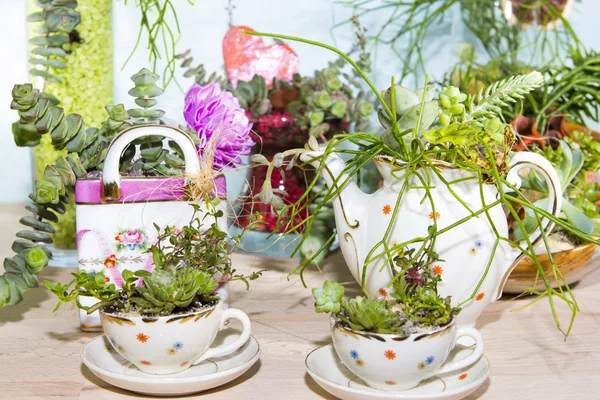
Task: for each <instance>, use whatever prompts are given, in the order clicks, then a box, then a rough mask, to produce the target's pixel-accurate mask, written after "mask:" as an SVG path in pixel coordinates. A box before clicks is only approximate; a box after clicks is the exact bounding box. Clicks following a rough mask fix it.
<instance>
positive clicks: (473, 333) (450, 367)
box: [436, 328, 483, 375]
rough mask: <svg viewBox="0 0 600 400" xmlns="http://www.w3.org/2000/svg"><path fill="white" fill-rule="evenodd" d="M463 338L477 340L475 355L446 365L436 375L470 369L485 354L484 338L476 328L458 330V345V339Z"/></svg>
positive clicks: (472, 354)
mask: <svg viewBox="0 0 600 400" xmlns="http://www.w3.org/2000/svg"><path fill="white" fill-rule="evenodd" d="M463 336H468V337H470V338H472V339H473V340H475V350H474V351H473V353H471V354H470V355H469V356H468V357H466V358H463V359H462V360H458V361H452V362H449V363H446V364H444V365H443V366H442V368H440V369H439V370H438V371H437V372H436V375H437V374H445V373H448V372H452V371H456V370H457V369H462V368H465V367H468V366H469V365H471V364H474V363H476V362H477V360H479V359H480V358H481V355H482V354H483V336H481V333H479V331H478V330H477V329H475V328H458V332H457V333H456V341H455V343H457V342H458V339H460V338H461V337H463Z"/></svg>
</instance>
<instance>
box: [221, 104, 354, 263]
mask: <svg viewBox="0 0 600 400" xmlns="http://www.w3.org/2000/svg"><path fill="white" fill-rule="evenodd" d="M250 117H251V116H250ZM253 122H254V126H253V130H254V131H253V135H254V137H253V140H254V141H255V142H256V145H255V146H254V148H253V149H252V150H253V154H262V155H263V156H264V157H266V158H267V160H269V161H271V160H272V159H273V157H274V156H275V154H277V153H280V152H283V151H285V150H288V149H294V148H302V147H304V144H305V143H306V142H307V139H308V129H305V128H301V127H298V126H296V125H295V123H294V118H293V116H292V115H291V114H289V113H288V112H273V113H270V114H267V115H263V116H260V117H258V118H253ZM327 122H328V123H329V124H330V126H331V129H330V130H329V131H328V132H327V134H326V135H325V136H326V137H325V138H324V139H329V138H331V137H332V136H333V135H334V134H337V133H341V132H343V131H347V130H348V128H349V125H348V124H347V123H345V122H343V121H341V120H332V121H327ZM283 172H284V175H285V176H284V177H282V176H281V173H280V171H279V170H277V169H275V170H274V171H273V173H272V175H271V186H272V188H273V189H280V190H285V192H287V195H285V196H282V200H283V202H284V204H286V205H287V204H292V203H295V202H296V201H297V200H298V199H300V198H301V197H302V195H303V193H304V191H305V190H306V188H307V185H308V184H309V183H310V182H311V180H312V179H313V178H314V170H313V169H312V168H311V167H306V168H303V169H300V168H297V167H294V168H291V169H289V170H288V169H287V168H284V169H283ZM266 173H267V168H266V167H255V168H250V172H249V174H250V175H249V176H248V177H247V183H246V185H245V187H244V189H243V191H242V196H241V197H240V199H241V200H240V201H239V202H238V208H239V211H238V215H237V218H236V220H235V221H234V222H233V225H232V227H231V228H230V233H231V234H238V233H240V232H241V231H242V229H243V228H245V227H247V226H248V225H249V224H250V223H251V221H250V219H249V217H250V216H251V215H253V214H257V213H258V214H260V215H261V217H262V222H263V223H262V224H260V225H259V227H258V228H257V229H254V230H251V231H246V233H245V234H244V235H243V237H242V242H241V250H243V251H246V252H250V253H256V254H259V255H262V256H266V257H289V256H290V255H291V254H292V252H293V251H294V249H295V248H296V246H297V245H298V243H299V237H298V234H297V233H287V234H285V235H283V232H284V231H285V230H286V229H285V228H286V227H283V228H281V227H280V229H279V230H278V227H277V225H278V223H277V219H278V214H277V211H275V210H273V209H272V207H271V205H270V204H264V203H262V202H261V201H260V200H258V199H257V198H254V197H255V195H257V194H258V193H259V192H260V190H261V188H262V185H263V183H264V182H265V179H266ZM308 216H309V210H308V207H306V208H304V210H303V211H302V212H301V213H299V214H298V216H297V217H296V218H295V219H294V221H293V225H294V226H295V225H297V224H299V223H300V222H301V221H302V220H304V219H306V218H307V217H308ZM291 226H292V225H291V224H290V226H289V227H291ZM299 233H301V229H299Z"/></svg>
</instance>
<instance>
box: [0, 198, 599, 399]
mask: <svg viewBox="0 0 600 400" xmlns="http://www.w3.org/2000/svg"><path fill="white" fill-rule="evenodd" d="M21 215H22V207H17V206H3V207H0V224H1V226H2V227H3V229H2V230H1V231H0V243H1V244H2V246H0V249H1V250H0V256H2V258H4V257H5V256H6V255H9V254H10V244H11V243H12V240H13V238H14V233H15V232H16V231H17V230H18V229H19V225H18V223H17V221H18V219H19V217H20V216H21ZM234 263H235V264H234V265H235V267H236V268H237V269H239V270H240V271H251V270H254V269H267V270H268V272H267V273H265V274H264V276H263V277H262V278H261V279H259V280H258V281H255V282H253V285H252V287H251V290H250V291H246V290H245V289H244V288H243V287H242V285H238V284H235V285H232V289H233V290H232V306H233V307H236V308H240V309H242V310H244V311H245V312H246V313H247V314H248V315H249V316H250V318H251V320H252V329H253V333H252V334H253V335H254V337H256V339H258V341H259V342H260V345H261V347H262V355H261V358H260V361H259V362H257V363H256V364H255V365H254V367H253V368H252V369H251V370H249V371H248V372H247V373H246V374H244V375H243V376H242V377H240V378H238V379H237V380H236V381H234V382H231V383H230V384H228V385H226V386H223V387H220V388H217V389H213V390H211V391H209V392H204V393H202V394H199V395H196V396H190V397H180V398H186V399H187V398H200V397H206V398H209V399H319V398H326V399H331V398H332V397H331V396H330V395H328V394H327V393H326V392H324V391H323V390H321V389H320V388H319V386H317V384H316V383H315V382H314V381H313V380H312V379H311V378H310V377H309V376H308V375H307V373H306V372H305V369H304V359H305V357H306V355H307V354H308V353H309V352H310V351H311V350H312V349H314V348H316V347H319V346H322V345H325V344H328V343H329V342H330V336H329V333H328V322H327V318H328V317H327V316H325V315H317V314H315V312H314V311H313V301H312V298H311V293H310V290H309V289H305V288H304V287H302V285H301V283H300V282H299V278H298V277H297V276H294V277H291V278H290V279H289V280H288V278H287V273H288V272H289V271H290V269H291V268H292V267H293V266H295V262H294V260H277V259H269V260H267V259H264V258H259V257H256V256H252V255H235V256H234ZM0 268H1V267H0ZM71 271H72V270H68V269H57V268H47V269H46V270H45V271H44V272H43V273H42V276H41V277H42V279H52V280H60V281H63V282H64V281H67V280H68V278H69V273H70V272H71ZM322 271H323V272H322V273H319V272H318V271H316V270H311V271H310V272H309V273H307V274H306V277H307V283H308V285H309V287H313V286H320V285H321V284H322V280H323V278H324V277H326V278H328V279H337V280H339V281H341V282H348V283H349V286H352V287H354V288H356V285H354V284H352V282H353V281H352V278H351V276H350V275H349V273H348V271H347V268H346V266H345V263H344V260H343V259H342V257H341V254H340V253H339V252H338V253H335V254H333V255H332V256H330V257H329V258H328V260H327V263H326V265H325V266H324V267H323V270H322ZM573 290H574V292H575V295H576V296H577V299H578V301H579V306H580V308H581V312H580V313H579V314H578V316H577V320H576V322H575V328H574V330H573V333H572V334H571V336H570V337H569V338H568V340H567V341H564V338H563V336H562V334H561V333H560V332H558V330H557V329H556V328H555V326H554V322H553V320H552V317H551V314H550V311H549V307H548V301H547V300H543V301H539V302H538V303H536V304H534V305H532V306H531V307H529V308H527V309H525V310H521V311H516V312H513V311H512V310H514V309H516V308H518V307H520V306H523V305H524V304H527V302H529V301H530V300H531V299H519V300H509V299H503V300H501V301H499V302H497V303H494V304H492V305H490V306H489V307H488V308H487V309H486V310H485V312H484V313H483V315H482V316H481V317H480V318H479V320H478V322H477V327H478V328H479V329H480V330H481V332H482V333H483V335H484V337H485V353H486V355H487V357H488V358H489V360H490V362H491V369H490V377H489V379H488V380H487V381H486V382H485V383H484V384H483V386H481V387H480V388H479V390H477V391H476V392H475V393H474V394H472V395H471V396H469V397H468V399H502V400H504V399H531V400H532V399H544V400H549V399H579V400H588V399H589V400H597V399H600V322H599V318H600V311H599V310H600V293H599V292H600V270H596V272H594V273H593V274H592V275H590V276H588V277H587V278H586V279H585V280H584V281H582V282H580V283H579V284H578V285H576V286H575V287H574V289H573ZM350 293H352V291H350ZM55 303H56V301H55V299H54V298H52V297H51V296H50V294H49V293H48V292H47V291H46V290H45V289H44V288H37V289H32V290H30V291H28V292H27V294H26V298H25V300H24V301H23V302H22V303H21V304H19V305H17V306H15V307H11V308H4V309H0V399H6V400H13V399H15V400H17V399H18V400H21V399H43V400H48V399H61V400H67V399H79V400H113V399H128V398H142V397H144V396H142V395H137V394H134V393H129V392H126V391H123V390H120V389H118V388H115V387H112V386H110V385H108V384H105V383H104V382H102V381H101V380H99V379H98V378H96V377H95V376H94V375H93V374H92V373H91V372H90V371H89V370H88V369H87V368H86V367H85V366H83V364H82V363H81V359H80V350H81V346H82V345H83V344H84V343H86V342H87V341H88V340H90V339H91V338H93V337H95V336H97V335H99V333H85V332H82V331H80V330H79V321H78V317H77V315H78V314H77V309H76V308H75V306H74V305H73V304H70V305H65V306H63V307H61V309H60V310H59V311H58V312H56V313H54V314H53V313H52V308H53V307H54V305H55ZM559 313H560V315H561V317H562V319H563V321H564V322H565V323H567V322H568V316H569V314H568V312H567V310H566V307H559Z"/></svg>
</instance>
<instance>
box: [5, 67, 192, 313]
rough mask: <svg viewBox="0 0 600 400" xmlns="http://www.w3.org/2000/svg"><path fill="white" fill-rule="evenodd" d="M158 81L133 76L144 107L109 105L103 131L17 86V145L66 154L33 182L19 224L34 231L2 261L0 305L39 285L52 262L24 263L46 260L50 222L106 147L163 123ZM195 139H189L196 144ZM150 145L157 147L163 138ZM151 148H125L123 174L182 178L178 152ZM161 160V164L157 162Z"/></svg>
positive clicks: (143, 73)
mask: <svg viewBox="0 0 600 400" xmlns="http://www.w3.org/2000/svg"><path fill="white" fill-rule="evenodd" d="M158 79H159V77H158V75H156V74H153V73H152V72H150V71H149V70H147V69H142V70H140V72H138V73H137V74H135V75H134V76H132V80H133V82H134V85H135V86H134V88H133V89H132V90H131V91H130V94H131V95H133V96H135V102H136V104H137V105H139V106H140V107H141V108H139V109H137V108H136V109H130V110H127V111H126V110H125V107H124V106H123V105H122V104H118V105H112V106H107V107H106V111H107V112H108V118H107V119H106V120H105V121H104V122H103V123H102V125H101V127H100V128H95V127H89V128H88V127H86V125H85V123H84V121H83V118H82V117H81V116H80V115H78V114H66V112H65V111H64V110H63V109H62V108H61V107H58V106H56V105H55V104H54V103H53V100H52V97H51V96H48V95H46V94H45V93H43V92H40V91H39V90H38V89H34V87H33V85H32V84H24V85H15V87H14V88H13V91H12V97H13V100H12V103H11V108H12V109H13V110H17V112H18V114H19V120H18V121H17V122H15V123H14V124H13V135H14V138H15V143H17V144H19V145H22V146H36V145H38V143H39V142H40V140H42V137H44V136H45V137H48V138H49V139H50V140H51V143H52V146H53V147H54V149H55V150H58V151H65V152H66V155H65V156H60V157H58V158H57V159H56V160H55V162H53V163H52V164H48V165H47V166H46V167H45V169H44V173H43V177H40V178H39V179H36V180H35V182H34V187H35V190H34V192H33V193H31V194H30V195H29V198H30V199H31V200H32V201H33V204H31V205H28V206H26V209H27V210H28V211H31V212H32V213H33V216H31V217H24V218H22V219H21V223H23V224H24V225H26V226H28V227H30V228H33V230H23V231H20V232H18V233H17V238H18V239H17V240H16V241H15V242H14V243H13V245H12V250H13V251H14V252H15V253H16V254H15V255H14V256H13V257H10V258H6V259H5V261H4V267H5V271H6V272H5V274H4V275H2V276H0V306H4V305H13V304H16V303H18V302H20V301H21V299H22V294H23V291H25V290H26V289H27V288H30V287H34V286H37V279H36V277H35V276H36V274H37V273H39V272H40V270H41V269H42V268H43V267H45V266H46V265H47V263H48V260H47V259H45V262H44V263H43V265H42V266H40V265H39V263H35V264H34V266H31V265H29V264H27V262H26V260H27V257H28V255H29V258H30V259H31V258H32V257H33V256H34V255H35V258H37V259H40V260H43V259H42V258H40V254H41V253H40V251H43V252H45V253H46V256H48V257H49V256H50V255H51V254H50V250H48V249H46V248H45V247H41V246H42V245H44V244H49V243H52V238H51V236H50V234H52V233H53V232H54V227H53V226H52V225H51V224H50V223H49V222H58V221H59V220H60V216H62V215H63V214H64V213H65V212H66V205H67V204H69V203H70V201H71V200H70V197H69V194H70V193H73V191H74V185H75V180H76V179H77V178H84V177H86V176H88V174H91V175H97V174H98V173H99V172H98V171H100V170H101V169H102V164H103V162H104V159H105V157H106V153H107V150H108V145H109V143H110V141H111V140H112V138H113V137H114V136H115V135H116V134H117V133H118V132H121V131H123V130H124V129H127V128H128V127H130V126H133V125H136V124H148V123H154V124H158V123H160V120H159V118H160V117H161V116H162V115H163V112H162V111H160V110H154V109H152V107H154V105H155V104H156V100H155V97H157V96H159V95H160V94H161V93H162V89H161V88H159V87H157V86H156V82H157V81H158ZM196 137H197V136H196V135H190V138H191V139H192V140H195V139H194V138H196ZM161 140H162V139H161ZM149 141H150V143H155V142H158V141H159V138H156V137H155V138H151V139H149ZM136 146H137V147H136ZM152 146H154V145H152ZM152 146H149V145H148V144H147V142H144V141H140V143H138V144H137V145H136V144H132V145H130V146H129V147H128V148H126V149H125V151H124V152H123V155H122V158H121V170H122V171H124V172H126V173H129V174H134V175H138V174H139V172H138V171H144V174H160V173H163V172H176V173H177V174H183V169H182V166H183V162H182V159H181V155H180V154H179V151H180V150H178V149H171V150H170V151H169V150H166V151H168V154H169V156H168V157H167V156H166V155H165V154H164V153H163V151H162V148H161V151H160V153H159V152H149V151H148V149H149V148H153V147H152ZM136 148H139V149H140V152H141V153H142V155H141V157H142V158H141V160H142V161H133V155H134V154H135V152H136ZM157 160H159V161H160V162H161V163H160V164H157ZM178 160H179V161H178ZM147 165H149V166H147ZM40 249H41V250H40Z"/></svg>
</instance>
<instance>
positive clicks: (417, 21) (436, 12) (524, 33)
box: [332, 0, 581, 82]
mask: <svg viewBox="0 0 600 400" xmlns="http://www.w3.org/2000/svg"><path fill="white" fill-rule="evenodd" d="M339 3H340V4H343V5H344V6H346V7H348V8H351V9H352V13H353V16H354V17H358V18H361V19H362V20H365V19H367V18H369V17H374V18H377V20H378V21H379V22H378V24H377V27H376V28H375V29H371V32H372V34H371V35H370V37H368V38H367V39H368V40H369V42H370V43H371V45H372V46H373V48H374V52H376V50H377V49H378V48H380V47H381V46H383V47H388V48H389V49H391V50H392V51H393V52H394V54H396V56H397V57H398V59H399V60H400V61H401V69H400V79H399V81H400V82H402V81H403V80H404V78H406V77H407V76H415V77H417V78H418V77H420V76H421V75H423V74H424V73H425V70H426V69H427V66H426V65H425V64H426V57H427V53H426V50H425V44H426V43H429V42H431V43H433V42H434V41H435V39H436V37H437V36H438V35H439V30H440V27H444V25H445V24H446V27H447V26H448V25H449V24H450V23H456V17H457V14H458V15H459V16H460V18H461V20H462V23H463V24H464V25H465V26H466V27H467V29H468V30H469V31H470V33H472V34H473V35H474V36H475V38H476V39H477V44H478V45H479V46H481V47H482V48H483V49H485V51H486V53H487V55H488V56H489V58H490V59H492V60H494V59H496V61H497V66H498V69H497V70H498V71H503V74H502V75H501V76H499V77H497V78H496V79H494V80H497V79H500V78H503V77H507V76H511V75H517V74H520V73H522V72H520V71H518V70H515V69H513V66H518V65H519V62H520V61H524V60H527V63H528V64H530V65H531V64H534V63H535V64H538V65H560V64H562V63H563V62H562V58H561V54H562V51H564V50H565V49H567V48H568V47H569V46H575V47H579V46H580V45H581V43H580V41H579V38H578V37H577V35H576V34H575V32H574V31H573V29H572V27H571V26H570V24H569V23H568V21H567V20H566V19H565V18H564V17H563V16H562V15H561V13H560V11H559V10H558V9H557V7H556V4H554V3H553V2H552V1H551V0H535V1H532V2H529V3H528V4H527V6H525V7H523V8H522V9H521V11H520V12H522V13H528V12H536V11H538V10H541V9H545V11H544V14H545V17H544V19H543V20H542V21H540V23H541V24H542V25H546V24H547V23H549V22H553V21H554V22H556V21H559V22H560V26H559V27H557V28H556V29H553V30H549V29H544V27H535V28H534V27H531V28H530V29H525V28H527V21H522V22H518V23H516V24H512V23H510V22H509V21H508V20H507V19H506V18H505V16H504V14H503V10H502V9H501V7H500V2H498V1H492V0H484V1H482V0H410V1H399V0H392V1H386V2H383V3H382V2H380V1H377V0H345V1H340V2H339ZM354 17H353V18H354ZM517 17H518V19H519V20H520V19H521V15H517ZM350 23H352V19H347V20H343V21H341V22H339V23H336V24H335V25H334V26H333V27H332V33H333V32H335V30H336V29H337V28H339V27H342V26H345V25H347V24H350ZM444 34H447V33H446V32H444Z"/></svg>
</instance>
